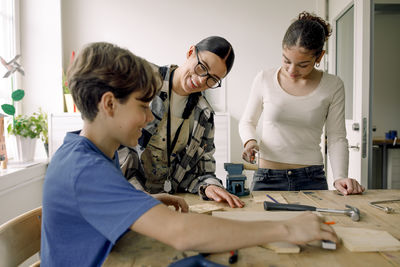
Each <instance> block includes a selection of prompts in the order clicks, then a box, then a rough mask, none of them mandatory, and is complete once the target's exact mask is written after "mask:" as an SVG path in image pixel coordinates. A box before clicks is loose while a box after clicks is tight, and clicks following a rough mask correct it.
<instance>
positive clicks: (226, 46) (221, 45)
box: [182, 36, 235, 119]
mask: <svg viewBox="0 0 400 267" xmlns="http://www.w3.org/2000/svg"><path fill="white" fill-rule="evenodd" d="M196 47H197V49H198V50H199V51H209V52H212V53H214V54H216V55H217V56H219V57H220V58H221V59H223V60H224V61H225V66H226V75H228V73H229V72H230V71H231V69H232V66H233V62H234V61H235V53H234V52H233V48H232V45H231V44H230V43H229V42H228V41H227V40H226V39H225V38H222V37H219V36H210V37H207V38H205V39H203V40H201V41H200V42H198V43H197V44H196ZM226 75H225V76H226ZM200 96H201V93H200V92H197V93H192V94H190V95H189V98H188V102H187V104H186V106H185V109H184V110H183V114H182V118H184V119H187V118H189V116H190V114H191V113H192V111H193V109H194V107H195V106H196V105H197V102H198V101H199V97H200Z"/></svg>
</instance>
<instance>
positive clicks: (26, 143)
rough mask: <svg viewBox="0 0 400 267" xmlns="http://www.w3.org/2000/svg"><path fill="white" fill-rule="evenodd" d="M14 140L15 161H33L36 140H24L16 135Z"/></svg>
mask: <svg viewBox="0 0 400 267" xmlns="http://www.w3.org/2000/svg"><path fill="white" fill-rule="evenodd" d="M15 140H16V142H17V155H16V160H17V161H19V162H29V161H33V159H34V157H35V149H36V141H37V138H29V137H28V138H25V137H22V136H19V135H17V136H15Z"/></svg>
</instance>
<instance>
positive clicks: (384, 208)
mask: <svg viewBox="0 0 400 267" xmlns="http://www.w3.org/2000/svg"><path fill="white" fill-rule="evenodd" d="M399 201H400V199H391V200H380V201H372V202H369V203H368V204H369V205H370V206H372V207H374V208H377V209H380V210H383V211H384V212H386V213H394V212H395V210H394V209H393V208H391V207H382V206H380V205H378V204H382V203H391V202H399Z"/></svg>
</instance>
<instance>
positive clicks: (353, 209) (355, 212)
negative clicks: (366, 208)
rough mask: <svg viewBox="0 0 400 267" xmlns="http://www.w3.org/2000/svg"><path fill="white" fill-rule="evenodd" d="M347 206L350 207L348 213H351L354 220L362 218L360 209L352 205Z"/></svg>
mask: <svg viewBox="0 0 400 267" xmlns="http://www.w3.org/2000/svg"><path fill="white" fill-rule="evenodd" d="M346 208H348V209H347V210H346V211H347V213H346V214H347V215H349V216H350V218H351V219H352V220H353V221H355V222H358V221H359V220H360V210H359V209H357V208H356V207H353V206H350V205H346Z"/></svg>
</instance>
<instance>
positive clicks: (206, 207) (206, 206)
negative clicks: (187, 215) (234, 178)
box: [189, 203, 223, 214]
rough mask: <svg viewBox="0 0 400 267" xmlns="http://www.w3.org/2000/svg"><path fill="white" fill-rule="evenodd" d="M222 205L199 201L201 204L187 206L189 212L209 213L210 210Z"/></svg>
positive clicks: (219, 207) (219, 208)
mask: <svg viewBox="0 0 400 267" xmlns="http://www.w3.org/2000/svg"><path fill="white" fill-rule="evenodd" d="M222 209H223V207H221V206H218V205H215V204H211V203H201V204H194V205H190V206H189V212H195V213H203V214H207V213H211V212H212V211H216V210H222Z"/></svg>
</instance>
